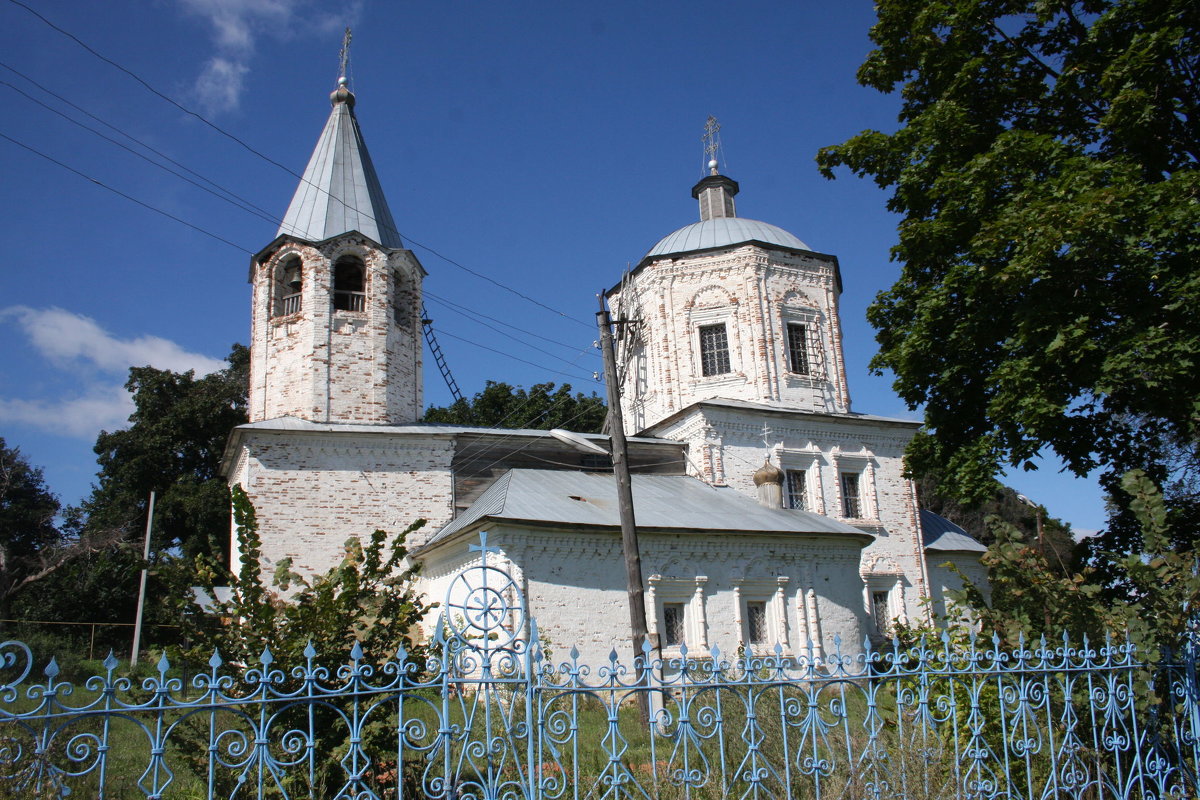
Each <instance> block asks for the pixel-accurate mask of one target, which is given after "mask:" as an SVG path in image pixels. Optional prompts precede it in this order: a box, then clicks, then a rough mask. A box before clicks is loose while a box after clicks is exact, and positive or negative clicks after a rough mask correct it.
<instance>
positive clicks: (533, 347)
mask: <svg viewBox="0 0 1200 800" xmlns="http://www.w3.org/2000/svg"><path fill="white" fill-rule="evenodd" d="M434 302H435V303H436V302H438V301H436V300H435V301H434ZM450 310H451V311H454V312H455V313H457V314H460V315H462V316H464V317H467V319H471V317H470V315H469V314H467V313H466V312H463V311H457V310H456V309H453V308H452V309H450ZM471 321H472V322H474V323H475V324H476V325H482V326H483V327H485V328H487V329H488V330H492V331H495V332H496V333H498V334H500V335H501V336H507V337H508V338H510V339H512V340H513V341H515V342H519V343H520V344H522V345H524V346H525V347H528V348H529V349H530V350H536V351H538V352H539V353H541V354H542V355H545V356H549V357H550V358H553V359H554V360H555V361H561V362H562V363H564V364H566V365H567V366H569V367H578V366H579V365H578V364H576V363H575V361H568V360H567V359H565V358H563V357H562V356H558V355H555V354H554V353H551V352H550V351H549V350H543V349H542V348H540V347H538V346H537V345H532V344H529V343H528V342H522V341H521V340H520V339H517V338H516V337H515V336H513V335H512V334H510V333H505V332H504V331H502V330H500V329H499V328H497V327H496V326H494V325H489V324H488V323H486V322H480V321H479V320H471ZM586 352H587V350H586V349H585V350H581V351H579V353H578V355H576V359H578V357H579V356H581V355H583V354H584V353H586Z"/></svg>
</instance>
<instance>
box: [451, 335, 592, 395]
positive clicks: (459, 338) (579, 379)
mask: <svg viewBox="0 0 1200 800" xmlns="http://www.w3.org/2000/svg"><path fill="white" fill-rule="evenodd" d="M441 334H442V336H449V337H450V338H451V339H457V340H458V341H460V342H466V343H467V344H469V345H472V346H474V347H478V348H480V349H482V350H487V351H488V352H489V353H495V354H497V355H501V356H504V357H505V358H511V359H512V360H513V361H520V362H521V363H522V364H528V365H529V366H531V367H537V368H538V369H544V370H546V371H547V372H553V373H554V374H555V375H562V376H564V377H567V378H572V379H574V380H577V381H590V382H591V383H595V384H597V385H603V384H602V383H601V381H598V380H596V379H595V378H593V377H592V376H590V375H589V376H587V377H586V378H583V377H580V376H578V375H571V374H570V373H567V372H563V371H561V370H557V369H550V368H548V367H545V366H543V365H541V364H535V363H533V362H532V361H526V360H525V359H523V358H518V357H517V356H514V355H512V354H511V353H506V352H504V351H503V350H497V349H496V348H494V347H488V346H487V345H485V344H480V343H479V342H473V341H471V340H470V339H467V338H464V337H462V336H455V335H454V334H453V333H447V332H446V331H442V332H441Z"/></svg>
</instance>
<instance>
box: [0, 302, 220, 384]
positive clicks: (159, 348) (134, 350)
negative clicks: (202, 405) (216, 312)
mask: <svg viewBox="0 0 1200 800" xmlns="http://www.w3.org/2000/svg"><path fill="white" fill-rule="evenodd" d="M5 319H13V320H16V322H17V324H18V326H20V328H21V329H22V331H23V332H24V333H25V336H26V337H27V338H28V339H29V343H30V344H31V345H33V347H34V349H35V350H37V351H38V352H39V353H41V354H42V355H43V356H45V357H46V358H48V359H50V360H51V361H53V362H55V363H56V364H59V365H62V366H67V365H70V364H71V363H72V362H80V361H82V362H87V363H90V364H92V365H93V366H95V367H97V368H98V369H101V370H104V371H106V372H117V373H121V374H122V375H124V374H125V373H126V372H128V370H129V368H130V367H145V366H151V367H157V368H158V369H169V370H172V371H174V372H185V371H187V370H189V369H190V370H195V371H196V374H197V375H207V374H208V373H210V372H215V371H217V370H219V369H221V368H223V367H224V366H225V362H224V361H222V360H220V359H217V358H210V357H209V356H206V355H201V354H200V353H191V352H189V351H187V350H184V349H183V348H182V347H180V346H179V345H177V344H175V342H172V341H170V340H169V339H163V338H162V337H159V336H139V337H137V338H136V339H118V338H117V337H115V336H113V335H112V334H111V333H109V332H108V331H106V330H104V329H103V328H101V327H100V326H99V325H98V324H97V323H96V321H95V320H94V319H92V318H91V317H85V316H83V315H82V314H74V313H72V312H70V311H67V310H65V309H62V308H53V307H51V308H40V309H39V308H29V307H28V306H10V307H8V308H4V309H0V320H5Z"/></svg>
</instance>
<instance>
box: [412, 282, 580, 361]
mask: <svg viewBox="0 0 1200 800" xmlns="http://www.w3.org/2000/svg"><path fill="white" fill-rule="evenodd" d="M421 294H422V295H423V296H424V297H428V298H432V299H433V300H434V301H435V302H436V303H438V304H440V305H444V306H448V307H450V308H451V309H458V310H460V311H462V312H463V313H466V314H472V315H474V316H477V317H481V318H483V319H486V320H491V321H492V322H495V323H496V324H498V325H503V326H504V327H506V328H512V329H513V330H514V331H519V332H520V333H523V334H525V335H527V336H533V337H534V338H536V339H541V340H542V341H544V342H549V343H550V344H556V345H558V346H559V347H565V348H566V349H568V350H571V351H573V352H576V351H578V350H579V346H578V345H574V344H567V343H566V342H560V341H558V340H557V339H551V338H550V337H549V336H543V335H542V334H540V333H534V332H533V331H527V330H525V329H524V328H518V327H517V326H516V325H513V324H511V323H508V322H505V321H504V320H502V319H497V318H496V317H489V316H488V315H487V314H484V313H482V312H479V311H475V310H474V309H472V308H468V307H467V306H462V305H459V304H458V303H455V302H453V301H452V300H447V299H446V298H444V297H441V296H439V295H436V294H434V293H433V292H431V291H429V290H428V289H424V288H423V289H422V290H421ZM591 349H592V348H588V350H591ZM594 355H596V356H597V357H598V356H599V355H600V354H599V353H595V354H594Z"/></svg>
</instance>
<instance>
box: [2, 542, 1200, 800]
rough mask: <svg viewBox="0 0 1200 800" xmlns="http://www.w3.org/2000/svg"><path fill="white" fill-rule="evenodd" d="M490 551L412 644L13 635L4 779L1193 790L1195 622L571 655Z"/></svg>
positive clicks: (244, 793) (226, 793)
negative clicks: (1013, 636) (237, 643)
mask: <svg viewBox="0 0 1200 800" xmlns="http://www.w3.org/2000/svg"><path fill="white" fill-rule="evenodd" d="M474 550H475V551H476V552H477V553H478V560H477V561H476V562H475V563H474V564H473V565H471V566H470V567H469V568H467V569H464V570H463V571H462V572H460V573H459V574H458V575H457V576H455V578H454V579H453V580H452V581H450V583H449V587H448V591H447V593H446V597H445V598H444V602H443V604H442V608H441V612H440V617H439V622H438V624H437V626H436V629H435V632H434V635H433V637H432V638H433V641H432V646H431V648H430V650H429V652H428V653H422V655H421V657H419V658H416V657H414V656H413V655H412V654H410V653H408V652H406V651H405V650H404V649H400V650H399V651H398V652H396V653H395V654H392V655H391V657H382V654H375V655H376V656H377V658H368V657H367V656H366V654H364V652H363V650H362V648H361V647H360V646H358V645H355V646H354V647H353V648H352V649H351V650H350V652H349V653H346V654H345V656H344V659H343V661H342V663H341V664H340V665H339V666H338V667H336V668H328V667H325V666H322V665H320V664H318V660H319V656H320V655H321V654H319V653H318V652H317V651H316V649H315V648H313V647H312V646H311V645H310V646H309V647H308V648H306V650H305V651H304V653H303V663H297V664H281V663H277V662H276V657H275V655H274V654H273V653H272V652H271V650H270V648H266V649H264V650H263V652H262V653H261V654H260V655H259V656H258V658H257V660H255V661H254V663H249V664H243V665H232V664H228V663H226V662H225V661H224V660H223V659H222V657H221V655H220V654H219V653H214V654H213V655H212V657H211V658H210V659H209V660H208V663H207V664H206V665H203V667H202V668H201V669H199V670H198V671H195V672H194V673H191V672H189V673H186V674H185V672H184V671H183V670H182V669H180V665H173V664H171V663H170V661H169V660H168V659H167V658H166V657H165V656H164V657H162V658H160V659H159V661H158V662H157V663H156V664H155V666H154V668H153V670H152V672H151V674H150V675H149V676H148V677H145V678H143V679H140V680H136V681H135V680H131V679H130V678H128V677H125V676H123V675H121V674H120V672H119V670H120V668H121V664H120V663H119V662H118V660H117V659H116V658H114V657H112V656H109V658H108V659H106V660H105V661H104V662H103V664H102V666H103V670H102V672H101V673H100V674H97V675H93V676H89V677H86V678H85V679H84V680H82V682H81V683H79V685H78V686H77V685H75V683H73V682H72V681H70V680H66V679H65V677H64V674H63V671H62V670H61V669H60V667H59V664H58V662H57V661H55V660H53V659H49V660H48V661H45V662H43V661H41V660H38V659H37V658H35V657H34V654H33V653H31V651H30V649H29V648H28V647H27V646H25V645H24V644H22V643H21V642H16V641H8V642H3V643H0V796H14V797H38V798H41V797H60V798H62V797H67V796H69V795H70V796H73V797H104V798H124V797H146V798H163V797H174V796H182V797H195V796H207V797H227V798H228V797H237V798H307V797H310V796H314V795H316V796H321V797H330V798H355V800H364V799H378V800H382V798H384V797H387V798H397V800H401V799H403V798H413V799H414V800H416V799H417V798H433V799H434V800H468V799H470V800H476V799H477V800H484V799H485V798H486V799H487V800H492V799H493V798H496V799H497V800H499V799H501V798H503V799H505V800H520V799H523V798H540V799H545V800H576V799H577V798H585V797H586V798H604V799H607V798H612V800H618V798H637V799H638V800H650V798H656V797H662V796H669V797H672V798H674V797H682V798H696V800H701V798H709V797H737V798H747V800H759V799H760V798H764V799H765V798H801V797H803V798H806V800H807V799H808V798H814V799H815V800H821V798H831V799H832V798H864V799H867V798H869V799H870V800H883V799H884V798H889V799H890V798H912V800H918V799H919V800H927V799H928V798H938V799H939V800H940V799H941V798H945V799H946V800H951V799H952V800H1001V799H1002V800H1049V799H1050V798H1056V799H1057V798H1085V799H1086V798H1097V800H1101V799H1102V800H1108V799H1109V798H1113V799H1114V800H1116V799H1118V798H1135V799H1136V800H1151V799H1153V800H1166V799H1167V798H1178V800H1184V799H1185V798H1195V797H1197V796H1200V790H1198V787H1197V772H1196V768H1197V764H1198V763H1200V752H1198V749H1197V748H1198V742H1200V702H1198V700H1200V687H1198V686H1197V671H1196V653H1197V635H1198V634H1197V631H1196V630H1195V629H1193V630H1192V631H1190V632H1189V633H1188V635H1187V636H1186V637H1185V639H1184V641H1182V642H1180V643H1179V646H1178V647H1177V648H1175V650H1174V651H1173V652H1171V653H1168V654H1166V656H1164V657H1163V658H1162V660H1160V661H1159V662H1157V663H1153V664H1151V663H1147V662H1146V661H1145V660H1144V659H1143V657H1142V656H1141V654H1140V653H1139V652H1138V651H1137V650H1136V648H1135V647H1134V646H1133V645H1132V644H1131V643H1130V642H1128V641H1118V640H1110V639H1106V640H1104V641H1103V642H1095V641H1088V640H1086V639H1085V640H1082V641H1080V642H1072V641H1070V640H1068V639H1066V638H1062V639H1061V640H1047V639H1040V640H1038V641H1036V642H1032V641H1025V640H1021V641H1019V642H1018V643H1017V645H1016V646H1015V647H1013V648H1012V649H1011V650H1005V649H1004V648H1003V647H1002V646H1001V640H1000V639H999V637H998V636H994V635H991V636H976V635H962V636H951V635H950V634H949V633H945V634H943V635H940V636H934V637H929V638H926V639H922V640H920V641H918V642H917V643H915V644H914V645H913V646H911V647H904V646H902V645H901V644H900V643H899V642H895V641H894V642H892V643H891V644H890V645H889V646H887V647H884V648H883V649H881V650H876V649H874V648H873V647H872V645H871V643H870V642H865V643H864V645H863V646H862V647H861V648H853V649H848V648H844V647H843V643H842V642H841V641H840V640H837V639H834V640H832V641H829V642H822V643H820V645H821V646H820V647H818V648H814V646H813V643H812V642H807V643H806V644H805V646H804V647H803V648H800V649H798V650H796V651H788V650H785V649H784V648H783V647H781V646H778V645H776V646H774V647H768V648H760V647H757V646H745V645H741V646H738V647H737V648H736V649H734V650H731V651H727V652H732V655H728V654H727V652H723V651H722V650H721V649H720V648H719V647H716V646H713V647H705V648H688V647H687V646H683V647H680V648H679V649H678V651H672V653H671V655H669V656H665V657H664V656H663V655H661V654H659V653H658V652H657V651H656V650H655V649H654V648H653V647H651V646H650V644H649V643H648V642H647V643H645V644H644V645H643V647H642V649H641V651H640V652H639V653H638V654H637V656H636V658H635V659H634V661H633V662H632V663H630V662H629V661H628V660H626V659H624V658H623V657H622V656H621V654H620V653H618V652H617V651H616V650H613V651H612V652H611V653H610V654H609V656H608V658H606V659H603V660H601V661H600V663H586V662H584V661H583V660H582V658H581V656H580V653H579V651H578V649H576V648H571V649H570V651H569V652H568V653H567V655H566V657H565V658H561V659H558V660H556V659H554V658H552V657H551V655H550V650H549V648H548V643H546V642H544V641H543V640H542V639H541V637H540V634H539V631H538V625H537V621H536V620H535V619H534V618H532V617H531V616H530V614H529V613H528V607H527V604H526V600H525V597H524V596H523V593H522V592H521V588H520V584H519V582H518V581H517V580H515V579H514V578H513V577H512V575H510V574H509V572H508V571H507V569H506V568H505V563H506V562H505V561H504V559H503V553H502V552H501V551H500V550H499V549H498V548H496V547H495V546H492V545H489V544H488V542H487V538H486V536H483V535H481V537H480V542H479V544H478V545H476V546H475V547H474ZM638 696H642V697H645V698H646V705H648V707H649V712H650V713H649V719H648V720H646V719H644V718H643V717H642V715H641V713H640V712H639V710H638V708H637V706H638V703H636V702H635V699H636V698H637V697H638Z"/></svg>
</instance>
